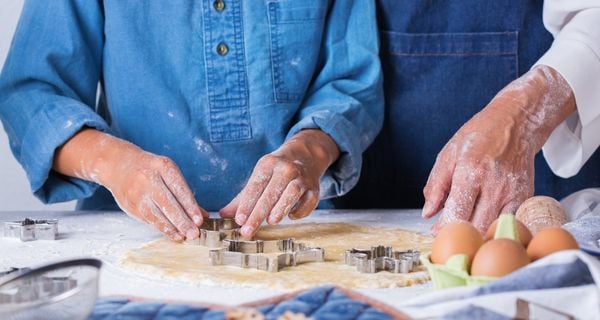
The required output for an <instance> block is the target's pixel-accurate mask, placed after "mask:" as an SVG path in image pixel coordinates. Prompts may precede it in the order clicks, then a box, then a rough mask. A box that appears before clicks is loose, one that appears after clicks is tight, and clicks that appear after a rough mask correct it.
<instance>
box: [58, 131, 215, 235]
mask: <svg viewBox="0 0 600 320" xmlns="http://www.w3.org/2000/svg"><path fill="white" fill-rule="evenodd" d="M54 170H56V171H57V172H60V173H62V174H65V175H68V176H74V177H78V178H81V179H86V180H89V181H93V182H96V183H98V184H100V185H103V186H104V187H106V188H107V189H108V190H110V192H111V193H112V195H113V196H114V198H115V200H116V201H117V203H118V204H119V206H120V207H121V209H123V211H125V212H126V213H127V214H128V215H130V216H132V217H134V218H136V219H138V220H141V221H144V222H146V223H149V224H151V225H153V226H154V227H156V229H158V230H159V231H161V232H162V233H164V234H165V235H166V236H167V237H169V238H170V239H171V240H174V241H183V240H184V239H185V238H188V239H195V238H197V237H198V235H199V231H198V228H197V226H200V225H202V222H203V217H208V213H207V212H206V211H204V210H203V209H201V208H200V207H199V206H198V204H197V203H196V200H195V198H194V195H193V194H192V192H191V191H190V189H189V187H188V185H187V183H186V182H185V180H184V178H183V176H182V174H181V172H180V171H179V168H178V167H177V165H176V164H175V163H174V162H173V161H172V160H171V159H169V158H166V157H161V156H156V155H154V154H151V153H148V152H145V151H143V150H142V149H140V148H138V147H136V146H135V145H133V144H131V143H129V142H126V141H123V140H121V139H118V138H115V137H112V136H110V135H108V134H105V133H101V132H98V131H96V130H93V129H86V130H83V131H81V132H80V133H78V134H77V135H76V136H74V137H73V138H72V139H70V140H69V141H68V142H67V143H65V144H64V145H63V146H62V147H61V148H60V149H59V150H58V152H57V153H56V157H55V161H54Z"/></svg>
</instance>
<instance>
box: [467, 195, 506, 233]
mask: <svg viewBox="0 0 600 320" xmlns="http://www.w3.org/2000/svg"><path fill="white" fill-rule="evenodd" d="M499 196H500V195H499V194H493V193H491V192H484V191H483V190H482V192H481V194H480V195H479V199H478V200H477V203H476V204H475V208H474V210H473V216H472V217H471V221H472V223H473V226H474V227H475V228H477V230H479V232H480V233H481V234H485V232H486V231H487V229H488V227H489V226H490V225H491V224H492V222H494V220H496V218H497V217H498V215H499V214H500V208H501V207H500V206H501V205H502V203H501V200H500V199H499Z"/></svg>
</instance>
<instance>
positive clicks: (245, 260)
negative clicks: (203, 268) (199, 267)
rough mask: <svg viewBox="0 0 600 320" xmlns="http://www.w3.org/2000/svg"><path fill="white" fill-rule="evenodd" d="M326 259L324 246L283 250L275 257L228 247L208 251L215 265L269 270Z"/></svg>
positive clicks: (276, 270)
mask: <svg viewBox="0 0 600 320" xmlns="http://www.w3.org/2000/svg"><path fill="white" fill-rule="evenodd" d="M324 260H325V250H323V249H322V248H305V249H303V250H300V251H290V252H282V253H280V254H278V255H276V256H274V257H273V256H271V257H269V256H264V255H260V254H256V253H242V252H233V251H227V248H221V249H213V250H210V251H209V253H208V261H209V263H210V264H211V265H213V266H219V265H226V266H233V267H240V268H248V269H257V270H263V271H269V272H278V271H279V270H280V269H282V268H285V267H293V266H296V265H298V264H301V263H307V262H323V261H324Z"/></svg>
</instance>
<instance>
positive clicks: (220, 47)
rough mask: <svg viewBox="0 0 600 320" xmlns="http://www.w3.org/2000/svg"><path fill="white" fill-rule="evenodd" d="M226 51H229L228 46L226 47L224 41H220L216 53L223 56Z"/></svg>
mask: <svg viewBox="0 0 600 320" xmlns="http://www.w3.org/2000/svg"><path fill="white" fill-rule="evenodd" d="M228 52H229V47H227V45H226V44H225V43H223V42H221V43H219V44H218V45H217V53H218V54H219V55H220V56H224V55H226V54H227V53H228Z"/></svg>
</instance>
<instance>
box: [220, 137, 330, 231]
mask: <svg viewBox="0 0 600 320" xmlns="http://www.w3.org/2000/svg"><path fill="white" fill-rule="evenodd" d="M339 154H340V151H339V149H338V147H337V145H336V144H335V142H334V141H333V140H332V139H331V138H330V137H329V136H328V135H327V134H325V133H323V132H322V131H319V130H304V131H300V132H299V133H298V134H296V135H295V136H294V137H292V138H291V139H290V140H288V141H287V142H286V143H284V144H283V145H282V146H281V147H279V149H277V150H275V151H274V152H273V153H271V154H269V155H266V156H264V157H262V158H261V159H260V160H259V161H258V164H257V165H256V167H255V168H254V172H253V173H252V176H251V177H250V180H249V181H248V184H246V187H245V188H244V189H243V190H242V192H241V193H240V194H239V195H238V196H237V197H236V198H235V199H234V200H233V201H232V202H231V203H230V204H228V205H227V206H226V207H225V208H223V209H222V210H221V212H220V213H221V215H222V216H223V217H230V218H231V217H235V221H236V222H237V223H238V224H239V225H243V226H242V229H241V233H242V235H243V236H245V237H251V236H252V235H254V233H255V232H256V231H257V230H258V227H259V226H260V224H261V223H262V222H263V221H264V220H265V219H266V220H267V222H268V223H269V224H277V223H279V222H280V221H281V220H282V219H283V218H284V217H285V216H289V217H290V218H292V219H300V218H304V217H306V216H308V215H309V214H310V213H311V212H312V211H313V210H314V209H315V208H316V207H317V204H318V203H319V181H320V179H321V177H322V176H323V174H324V173H325V170H327V168H329V166H331V164H332V163H333V162H335V161H336V160H337V158H338V157H339Z"/></svg>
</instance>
